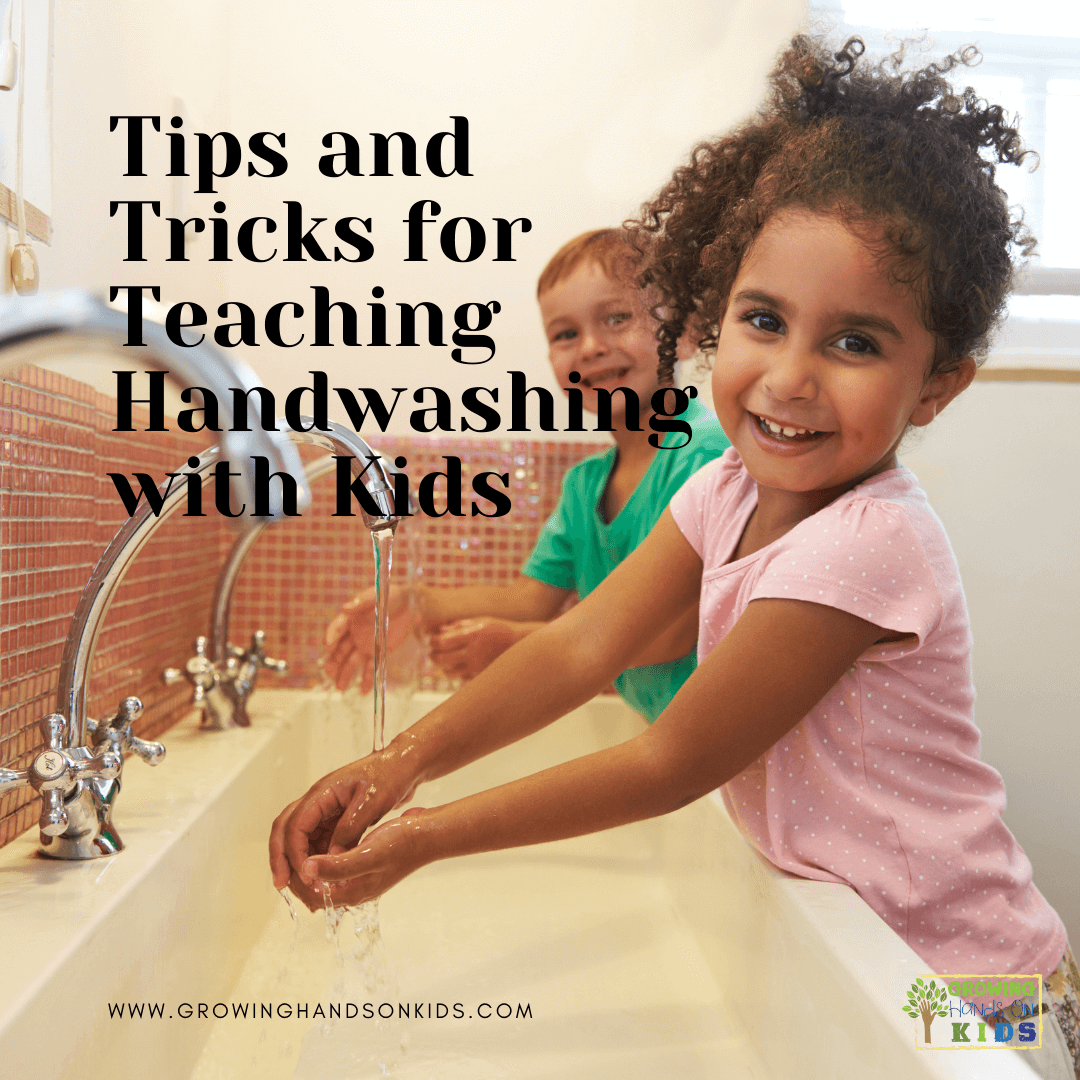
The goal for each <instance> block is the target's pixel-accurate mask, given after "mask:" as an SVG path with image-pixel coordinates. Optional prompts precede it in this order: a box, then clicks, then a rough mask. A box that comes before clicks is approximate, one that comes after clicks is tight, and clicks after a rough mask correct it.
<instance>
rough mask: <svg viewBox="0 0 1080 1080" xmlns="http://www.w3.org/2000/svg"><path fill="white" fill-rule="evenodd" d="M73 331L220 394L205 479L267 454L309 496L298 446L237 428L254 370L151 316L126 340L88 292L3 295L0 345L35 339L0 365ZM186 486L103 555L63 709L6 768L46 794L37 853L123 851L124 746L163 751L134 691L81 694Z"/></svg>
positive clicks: (70, 644) (245, 492) (240, 475)
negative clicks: (138, 559)
mask: <svg viewBox="0 0 1080 1080" xmlns="http://www.w3.org/2000/svg"><path fill="white" fill-rule="evenodd" d="M61 335H63V336H62V337H61ZM69 335H74V336H75V338H76V340H79V339H82V340H88V341H91V342H98V343H101V342H103V343H106V344H111V345H118V346H123V347H124V348H125V349H126V350H130V351H127V352H126V354H125V355H126V357H127V358H129V359H130V358H134V359H136V360H137V361H138V362H142V363H145V364H146V365H147V366H149V367H153V368H156V369H158V370H163V371H166V372H171V373H172V374H173V376H174V377H175V378H176V379H177V380H178V381H179V382H180V383H181V384H182V385H183V386H198V387H205V388H207V389H208V390H210V391H211V392H212V393H213V394H215V396H216V397H217V398H218V401H219V402H220V404H221V407H222V410H223V415H224V427H225V428H227V429H230V430H226V431H223V432H222V433H221V436H220V445H219V447H212V448H211V449H210V450H208V451H206V452H205V453H203V454H201V455H199V458H198V460H197V462H196V464H195V465H194V466H190V467H189V468H188V469H186V470H183V471H185V472H194V473H197V474H198V475H199V477H200V480H201V482H202V483H206V482H207V480H208V479H209V478H210V477H211V476H212V475H213V472H214V466H215V465H216V463H217V461H218V459H219V457H221V458H226V459H228V460H230V461H231V462H234V463H240V462H248V461H250V459H251V457H253V456H261V457H264V458H266V459H267V460H268V461H269V462H270V468H271V470H278V471H283V472H287V473H289V474H290V475H291V476H293V477H294V479H295V480H296V482H297V504H298V506H299V505H307V502H308V501H309V499H310V494H309V491H308V488H307V485H306V483H305V482H304V481H303V479H302V476H303V472H302V469H301V465H300V458H299V455H298V454H297V451H296V448H295V447H294V446H293V445H292V444H291V443H290V442H289V441H288V440H287V439H286V438H284V436H283V435H282V434H280V433H278V432H268V431H263V430H262V429H261V428H256V429H254V430H250V431H232V430H231V428H232V426H233V417H232V409H231V404H230V402H231V400H232V393H231V391H232V390H233V389H234V388H242V389H244V390H251V389H254V388H255V387H257V386H259V385H260V383H259V381H258V379H257V378H256V376H255V373H254V372H253V371H252V370H251V369H250V368H249V367H247V366H246V365H244V364H242V363H238V362H236V361H230V360H227V359H226V358H225V357H224V356H223V355H222V354H221V353H220V352H218V351H217V349H215V348H213V346H211V345H209V344H208V343H206V342H203V343H202V344H200V345H197V346H194V347H192V348H181V347H180V346H178V345H176V344H174V343H173V342H172V341H171V340H170V339H169V337H168V336H167V334H166V333H165V330H164V328H163V327H160V326H158V325H156V324H154V323H151V322H148V321H144V322H143V327H142V335H143V339H144V341H145V342H146V345H145V346H127V345H126V341H127V337H128V319H127V316H126V315H124V314H122V313H120V312H117V311H113V310H111V309H110V308H108V307H106V306H105V305H104V304H103V303H102V302H101V301H99V300H97V299H95V298H93V297H91V296H89V295H87V294H85V293H81V292H62V293H54V294H49V293H41V294H39V295H37V296H30V297H6V298H0V350H3V349H5V348H11V347H14V346H24V345H28V346H30V349H29V350H20V353H21V354H22V355H20V356H18V357H17V358H16V359H15V360H12V359H10V358H8V359H6V361H0V371H2V370H5V369H6V368H7V367H10V366H14V364H15V363H18V364H22V363H27V362H30V361H32V360H33V359H36V358H38V354H39V353H40V352H41V351H46V352H51V351H55V350H56V347H57V344H58V342H60V341H62V342H64V343H65V344H67V345H70V340H71V339H70V337H69ZM27 352H29V353H30V355H27ZM219 450H220V451H221V452H220V454H219ZM230 482H231V484H232V490H233V493H234V495H235V497H236V498H237V499H238V501H239V502H240V503H241V504H246V505H252V504H253V503H254V501H255V484H254V474H253V471H252V470H250V469H245V468H244V467H243V466H242V465H240V466H239V467H238V469H237V470H236V471H235V472H231V473H230ZM186 486H187V485H186V483H185V484H182V485H180V486H179V487H177V486H176V485H173V487H172V488H170V489H164V488H163V489H162V496H163V499H162V506H161V509H160V511H159V513H158V514H157V515H156V516H153V515H152V510H151V507H150V504H149V503H148V502H147V501H142V502H141V503H140V505H139V508H138V509H137V511H136V512H135V514H134V515H132V516H131V517H129V518H128V520H127V521H126V522H125V523H124V525H123V526H122V527H121V528H120V530H119V532H118V533H117V534H116V536H115V537H114V538H113V540H112V542H111V543H110V544H109V546H108V548H106V550H105V553H104V554H103V555H102V556H101V558H100V559H99V560H98V563H97V565H96V566H95V567H94V570H93V573H92V574H91V575H90V580H89V581H88V582H87V584H86V587H85V589H84V590H83V593H82V596H81V597H80V599H79V603H78V605H77V607H76V609H75V614H74V616H73V618H72V622H71V628H70V630H69V632H68V637H67V642H66V643H65V646H64V652H63V656H62V658H61V661H60V673H59V688H58V690H57V705H56V712H55V713H52V714H51V715H49V716H47V717H45V718H44V719H43V720H42V721H41V722H40V724H39V728H40V730H41V731H42V734H43V736H44V740H45V748H44V749H43V750H42V751H41V752H40V753H38V755H37V756H36V757H35V759H34V761H33V762H32V764H31V765H30V767H29V768H28V769H22V770H13V769H3V770H0V793H2V792H4V791H7V790H11V789H12V788H14V787H18V786H22V785H26V784H28V785H30V786H31V787H33V788H35V790H37V791H39V792H41V794H42V799H43V810H42V815H41V822H40V825H41V848H40V850H41V853H42V854H44V855H48V856H51V857H53V858H60V859H90V858H96V857H98V856H101V855H111V854H113V853H115V852H117V851H120V850H122V849H123V846H124V845H123V842H122V841H121V839H120V837H119V835H118V834H117V832H116V829H115V828H114V826H113V824H112V807H113V803H114V801H115V799H116V796H117V794H118V792H119V790H120V782H121V774H122V769H123V751H131V752H133V753H136V754H138V755H139V756H140V757H142V758H143V760H144V761H146V762H147V763H148V764H151V765H155V764H157V763H158V762H159V761H161V759H162V758H163V757H164V755H165V748H164V747H163V746H162V745H161V744H160V743H147V742H144V741H143V740H141V739H138V738H137V737H135V736H134V735H132V733H131V722H132V721H133V720H135V719H136V718H137V717H138V715H139V714H140V713H141V711H142V704H141V703H140V702H139V700H138V698H125V699H124V700H123V701H122V702H121V703H120V705H119V708H118V710H117V713H116V716H114V717H112V718H111V719H110V720H108V721H103V722H97V721H94V720H92V719H91V718H89V717H88V716H87V714H86V697H87V689H88V682H89V673H90V659H91V657H92V656H93V653H94V648H95V645H96V643H97V637H98V633H99V632H100V630H101V626H102V623H103V621H104V617H105V613H106V612H107V610H108V608H109V604H110V603H111V601H112V598H113V596H114V594H115V592H116V589H117V586H118V585H119V584H120V582H121V580H122V579H123V577H124V574H125V572H126V571H127V569H128V567H129V566H130V565H131V562H132V560H133V559H134V558H135V555H136V554H137V553H138V552H139V550H140V549H141V548H142V546H143V545H144V544H145V543H146V541H147V540H149V539H150V537H151V536H152V535H153V533H154V532H156V531H157V529H158V528H159V527H160V526H161V525H162V524H163V523H164V522H165V521H166V520H168V518H169V516H170V515H171V514H172V512H173V511H174V510H176V509H177V507H179V506H180V505H181V503H182V502H183V501H184V499H185V496H186ZM269 509H270V512H271V516H272V517H279V516H280V515H281V512H282V504H281V497H280V495H275V496H274V498H273V499H272V500H271V501H270V502H269ZM237 521H238V522H239V523H240V525H241V527H242V528H244V527H246V528H249V529H250V528H251V527H252V526H253V525H256V524H258V525H259V526H260V527H261V525H262V524H265V521H266V519H256V518H252V517H244V518H239V519H237ZM88 743H89V745H88Z"/></svg>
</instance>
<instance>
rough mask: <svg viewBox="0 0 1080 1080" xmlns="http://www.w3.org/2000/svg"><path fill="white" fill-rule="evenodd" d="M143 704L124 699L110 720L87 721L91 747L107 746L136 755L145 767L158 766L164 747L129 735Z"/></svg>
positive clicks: (163, 755) (140, 714)
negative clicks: (143, 762) (144, 763)
mask: <svg viewBox="0 0 1080 1080" xmlns="http://www.w3.org/2000/svg"><path fill="white" fill-rule="evenodd" d="M142 711H143V704H142V702H141V701H140V700H139V699H138V698H137V697H126V698H124V699H123V701H121V702H120V704H119V706H118V707H117V710H116V715H115V716H114V717H113V718H112V719H111V720H106V721H104V722H98V721H95V720H88V721H87V725H86V726H87V729H88V730H89V732H90V742H91V745H93V746H103V745H105V744H108V746H109V749H110V750H115V751H116V752H117V753H120V754H123V753H124V752H125V751H130V752H131V753H133V754H137V755H138V756H139V757H141V758H142V759H143V761H145V762H146V764H147V765H159V764H160V763H161V762H162V761H163V760H164V758H165V747H164V746H162V745H161V743H159V742H147V741H146V740H145V739H140V738H139V737H138V736H137V735H133V734H132V733H131V725H132V723H133V722H134V721H135V720H138V719H139V717H140V716H142Z"/></svg>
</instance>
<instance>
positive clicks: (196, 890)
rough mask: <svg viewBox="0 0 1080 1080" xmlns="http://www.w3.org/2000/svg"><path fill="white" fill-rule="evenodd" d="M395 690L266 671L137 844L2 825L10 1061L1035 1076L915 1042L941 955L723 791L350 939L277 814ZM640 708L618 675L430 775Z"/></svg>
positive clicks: (479, 878)
mask: <svg viewBox="0 0 1080 1080" xmlns="http://www.w3.org/2000/svg"><path fill="white" fill-rule="evenodd" d="M437 700H438V699H437V698H435V697H433V696H430V695H428V696H424V695H418V696H417V698H415V699H414V700H413V702H412V705H411V708H412V709H413V710H419V711H425V710H426V709H428V708H430V707H432V705H433V704H434V703H435V701H437ZM369 705H370V701H369V700H365V701H363V702H361V703H359V704H357V703H356V702H352V703H350V702H349V700H348V699H344V698H342V697H341V696H340V695H337V694H327V693H320V692H310V691H297V690H260V691H259V693H258V694H257V695H256V696H255V698H254V700H253V709H252V715H253V718H254V723H253V726H252V727H251V728H247V729H236V730H233V731H228V732H223V733H215V734H206V733H202V732H199V731H197V730H196V729H195V720H194V718H191V719H190V720H189V721H187V722H185V723H184V724H182V725H179V726H178V727H176V728H174V729H173V730H172V731H171V732H169V733H168V735H167V737H166V740H165V741H166V742H167V744H168V747H169V757H168V760H167V761H166V763H165V764H164V766H163V767H162V768H161V769H159V770H155V771H154V772H151V771H150V770H146V769H138V768H132V769H130V770H125V777H124V792H123V795H122V796H121V799H120V802H119V804H118V808H117V820H118V824H119V825H120V827H121V828H122V829H123V834H124V838H125V841H126V843H127V845H128V847H127V850H126V851H125V852H124V853H122V854H120V855H118V856H114V857H112V858H110V859H103V860H99V861H95V862H89V863H80V864H57V863H52V862H49V861H47V860H42V859H38V858H35V857H34V856H33V850H34V846H35V842H36V837H35V836H34V835H32V834H28V835H27V836H24V837H21V838H20V839H19V840H17V841H16V842H14V843H12V844H10V845H8V846H7V847H6V848H4V849H3V850H0V933H2V934H3V940H4V950H5V960H6V963H5V979H4V985H3V988H2V989H0V1062H2V1063H3V1072H4V1075H11V1076H35V1075H42V1076H49V1077H55V1078H71V1080H76V1078H77V1080H97V1078H102V1080H105V1078H110V1080H128V1078H131V1080H134V1078H135V1077H142V1076H146V1075H151V1076H154V1077H155V1080H157V1078H161V1080H171V1078H175V1080H188V1078H192V1080H217V1078H232V1077H251V1076H258V1077H259V1078H260V1080H264V1078H270V1080H273V1078H276V1077H283V1078H286V1077H293V1076H296V1077H300V1078H305V1077H309V1076H310V1077H319V1078H320V1080H333V1078H334V1077H336V1076H340V1077H348V1080H361V1078H363V1077H366V1076H372V1077H376V1076H381V1075H388V1074H389V1075H394V1076H396V1077H399V1078H401V1080H413V1078H417V1080H418V1078H421V1077H423V1078H428V1077H431V1078H434V1080H454V1078H456V1077H462V1078H463V1080H466V1078H467V1080H487V1078H488V1077H492V1078H494V1077H522V1078H530V1080H541V1078H544V1080H547V1078H551V1080H554V1078H556V1077H558V1078H565V1077H597V1078H607V1077H611V1078H615V1077H618V1078H620V1080H627V1078H637V1077H640V1078H642V1080H644V1078H646V1077H647V1078H649V1080H655V1078H657V1077H664V1078H666V1077H679V1078H687V1080H697V1078H702V1080H704V1078H706V1077H708V1078H715V1077H719V1076H723V1077H725V1080H726V1078H735V1080H738V1078H742V1077H760V1078H777V1080H779V1078H784V1080H788V1078H791V1077H799V1078H800V1080H802V1078H805V1080H812V1078H815V1077H823V1078H824V1077H829V1078H832V1077H835V1076H844V1077H848V1076H851V1077H855V1076H873V1077H877V1078H884V1080H888V1078H892V1077H896V1078H903V1080H915V1078H946V1077H951V1078H958V1077H969V1078H974V1077H978V1078H979V1080H996V1078H1001V1080H1006V1078H1016V1080H1020V1078H1030V1077H1032V1076H1033V1075H1034V1073H1033V1072H1032V1071H1031V1070H1030V1069H1029V1067H1028V1066H1027V1065H1026V1063H1025V1062H1024V1061H1023V1055H1022V1054H1021V1053H1018V1052H1015V1051H1012V1050H1002V1051H996V1052H977V1053H974V1052H973V1053H940V1052H932V1051H922V1050H919V1049H917V1046H916V1039H917V1026H918V1025H917V1022H916V1021H913V1020H910V1019H908V1018H907V1017H906V1016H905V1015H904V1014H903V1013H902V1011H901V1009H900V1005H901V1003H902V1002H903V1000H904V990H905V988H906V986H907V985H909V984H910V983H911V981H912V980H913V979H914V977H915V975H916V974H921V973H923V971H924V970H925V965H924V963H923V962H922V961H921V960H920V959H919V958H918V957H917V956H916V955H915V953H913V952H912V951H911V950H910V949H908V947H907V946H906V945H905V944H904V943H903V942H902V941H901V940H900V939H899V938H898V937H896V936H895V935H894V934H893V933H892V932H891V931H890V930H889V929H888V927H886V926H885V925H884V924H883V923H882V922H881V921H880V920H879V919H878V917H877V916H876V915H875V914H874V913H873V912H872V911H871V910H870V909H869V908H868V907H866V906H865V904H863V902H862V901H861V900H860V899H859V898H858V896H856V894H855V893H854V892H853V891H852V890H850V889H847V888H846V887H844V886H841V885H832V884H824V883H820V882H811V881H805V880H802V879H798V878H794V877H790V876H788V875H786V874H784V873H782V872H780V871H778V870H777V869H775V868H774V867H772V866H771V865H770V864H768V863H767V862H766V861H765V860H763V859H762V858H761V857H760V856H758V855H757V853H756V852H754V851H753V850H752V849H751V848H750V846H749V845H748V844H747V843H746V842H745V841H744V840H743V839H742V837H741V836H740V835H739V834H738V833H737V831H736V830H735V828H734V826H733V825H732V823H731V821H730V819H729V818H728V817H727V814H726V812H725V811H724V809H723V806H722V804H721V802H720V800H719V798H718V796H717V795H716V794H715V793H714V794H713V795H710V796H708V797H706V798H704V799H701V800H699V801H698V802H696V803H694V804H692V805H691V806H688V807H685V808H684V809H682V810H680V811H678V812H677V813H675V814H672V815H668V816H667V817H664V818H661V819H657V820H655V821H650V822H643V823H640V824H637V825H632V826H626V827H624V828H621V829H617V830H613V831H610V832H606V833H600V834H597V835H595V836H590V837H582V838H579V839H576V840H572V841H562V842H560V843H557V844H544V845H538V846H536V847H531V848H523V849H519V850H514V851H507V852H496V853H492V854H488V855H482V856H473V857H470V858H468V859H461V860H450V861H447V862H444V863H437V864H435V865H433V866H429V867H425V868H424V869H423V870H421V871H420V872H418V873H417V874H415V875H413V877H411V878H409V879H407V880H406V881H405V882H403V883H401V884H400V885H399V886H397V887H396V888H395V889H393V890H391V892H390V893H388V894H387V895H386V896H385V897H383V898H382V900H381V901H380V905H379V913H378V917H379V925H380V929H381V939H379V940H378V941H377V943H376V948H375V952H374V955H373V954H372V953H371V952H370V951H369V953H368V955H367V956H366V957H365V956H364V946H365V944H366V945H368V946H370V945H371V943H372V941H373V938H372V936H371V934H370V933H367V932H366V931H365V929H364V927H363V926H362V927H361V931H362V933H361V934H360V935H357V934H356V933H354V929H353V925H352V919H351V916H349V915H346V916H345V919H344V920H343V924H342V926H341V927H340V928H339V929H338V932H337V935H336V939H334V937H333V936H331V938H329V939H328V936H327V926H326V921H325V918H324V916H323V914H322V913H317V914H314V915H311V914H308V913H307V912H306V911H303V910H301V913H300V915H299V919H298V920H297V921H296V922H295V923H294V922H293V920H292V919H290V917H289V912H288V909H287V908H286V906H285V904H284V903H283V901H282V899H281V898H280V897H279V896H278V894H277V893H276V892H275V891H274V890H273V888H272V886H271V884H270V880H269V872H268V869H267V865H266V854H265V853H266V839H267V834H268V831H269V823H270V821H271V820H272V818H273V817H274V815H275V814H277V813H278V811H279V810H280V809H281V808H282V806H283V805H284V804H285V803H286V802H287V801H288V800H289V799H291V798H294V797H296V796H297V795H299V794H300V793H301V792H302V791H303V790H304V789H305V788H306V786H307V785H308V784H309V783H310V782H311V781H312V780H313V779H314V778H316V777H318V776H321V775H322V774H323V773H325V772H326V771H328V770H329V769H331V768H332V767H334V766H335V765H337V764H340V763H341V762H342V761H344V760H347V759H348V758H350V757H353V756H356V754H357V753H358V752H360V749H361V744H363V745H364V746H366V745H367V744H368V743H369V742H370V725H371V721H370V716H369V714H368V710H369ZM358 710H359V711H358ZM401 719H402V720H403V719H404V716H402V717H401ZM642 723H643V721H642V720H641V719H640V718H639V717H637V716H636V715H635V714H633V713H632V712H630V710H628V709H627V708H626V707H625V706H623V705H622V704H621V702H619V701H618V699H615V698H598V699H596V700H594V701H593V702H591V703H590V704H588V705H586V706H585V707H583V708H582V709H579V710H577V711H576V712H574V713H572V714H571V715H570V716H568V717H565V718H564V719H563V720H561V721H559V722H558V723H556V724H554V725H552V726H551V727H550V728H548V729H546V730H545V731H543V732H540V733H538V734H537V735H535V736H533V737H532V738H531V739H529V740H526V741H525V742H524V743H521V744H518V745H517V746H513V747H508V748H506V749H505V750H502V751H500V752H499V753H497V754H495V755H492V756H491V757H490V758H488V759H485V760H484V761H481V762H477V763H475V764H474V765H472V766H470V767H469V768H467V769H465V770H462V771H461V772H459V773H458V774H456V775H454V776H452V777H446V778H444V779H443V780H440V781H438V782H437V783H434V784H431V785H428V786H426V787H424V788H421V789H420V791H419V792H418V793H417V797H416V801H417V803H418V804H419V805H434V804H437V803H440V802H444V801H447V800H448V799H451V798H456V797H458V796H460V795H462V794H465V793H467V792H469V791H473V790H476V789H478V788H480V787H488V786H491V785H492V784H495V783H501V782H503V781H505V780H509V779H512V778H514V777H516V776H520V775H522V774H523V773H525V772H531V771H535V770H537V769H540V768H544V767H546V766H548V765H550V764H554V763H555V762H558V761H562V760H565V759H566V758H567V757H570V756H577V755H581V754H584V753H587V752H590V751H592V750H596V749H599V748H601V747H603V746H606V745H611V744H613V743H616V742H620V741H622V740H624V739H626V738H630V737H632V736H633V735H634V734H636V733H637V732H639V731H640V730H641V725H642ZM358 951H359V953H360V958H359V959H357V958H356V956H355V955H354V954H356V953H357V952H358ZM110 1006H111V1008H110ZM131 1006H142V1015H141V1016H140V1015H138V1009H137V1008H136V1010H135V1015H131V1012H132V1010H131ZM150 1006H153V1007H154V1013H155V1014H156V1015H151V1009H150ZM159 1007H160V1008H159ZM335 1011H336V1014H337V1015H334V1014H335ZM121 1012H122V1015H120V1013H121ZM215 1017H217V1018H216V1019H215Z"/></svg>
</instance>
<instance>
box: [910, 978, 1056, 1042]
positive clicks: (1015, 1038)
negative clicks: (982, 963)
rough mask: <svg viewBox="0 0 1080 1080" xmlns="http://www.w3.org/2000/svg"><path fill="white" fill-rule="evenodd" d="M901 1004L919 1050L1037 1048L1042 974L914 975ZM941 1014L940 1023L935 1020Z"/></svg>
mask: <svg viewBox="0 0 1080 1080" xmlns="http://www.w3.org/2000/svg"><path fill="white" fill-rule="evenodd" d="M907 998H908V999H907V1001H906V1002H905V1003H904V1005H903V1006H902V1008H903V1010H904V1012H906V1013H907V1014H908V1016H910V1017H911V1018H912V1019H914V1020H918V1021H920V1023H919V1024H918V1025H917V1026H916V1045H918V1046H919V1047H920V1048H921V1049H923V1050H955V1049H961V1050H1038V1049H1039V1048H1040V1047H1041V1046H1042V1014H1043V1011H1044V1010H1045V1006H1044V1005H1043V1002H1042V979H1041V978H1040V977H1039V976H1038V975H993V976H986V975H934V976H931V975H927V976H925V977H922V976H918V977H916V979H915V981H914V982H913V983H912V984H911V987H910V989H909V990H908V991H907ZM938 1018H941V1019H942V1020H943V1021H944V1023H938V1024H935V1023H934V1021H935V1020H937V1019H938Z"/></svg>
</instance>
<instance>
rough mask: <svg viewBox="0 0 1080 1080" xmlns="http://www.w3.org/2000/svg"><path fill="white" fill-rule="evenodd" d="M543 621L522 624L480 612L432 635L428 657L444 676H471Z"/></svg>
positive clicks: (461, 677) (446, 625) (452, 623)
mask: <svg viewBox="0 0 1080 1080" xmlns="http://www.w3.org/2000/svg"><path fill="white" fill-rule="evenodd" d="M543 625H544V624H543V623H522V622H514V621H512V620H510V619H497V618H494V617H492V616H487V615H483V616H480V617H479V618H475V619H458V620H457V621H455V622H450V623H445V624H444V625H443V626H440V627H439V628H438V630H436V631H435V633H434V634H432V636H431V659H432V661H433V662H434V663H435V664H436V665H437V666H438V667H440V668H441V669H442V670H443V671H444V672H446V674H447V675H450V676H452V677H454V678H459V679H471V678H473V677H474V676H476V675H479V674H480V672H481V671H483V670H484V668H486V667H487V666H488V664H490V663H491V662H492V661H493V660H494V659H495V658H496V657H499V656H501V655H502V654H503V653H504V652H506V650H507V649H509V648H510V646H511V645H514V644H516V643H517V642H519V641H520V640H521V639H522V638H524V637H527V636H528V635H529V634H530V633H532V631H533V630H534V629H535V628H536V627H538V626H543Z"/></svg>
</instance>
